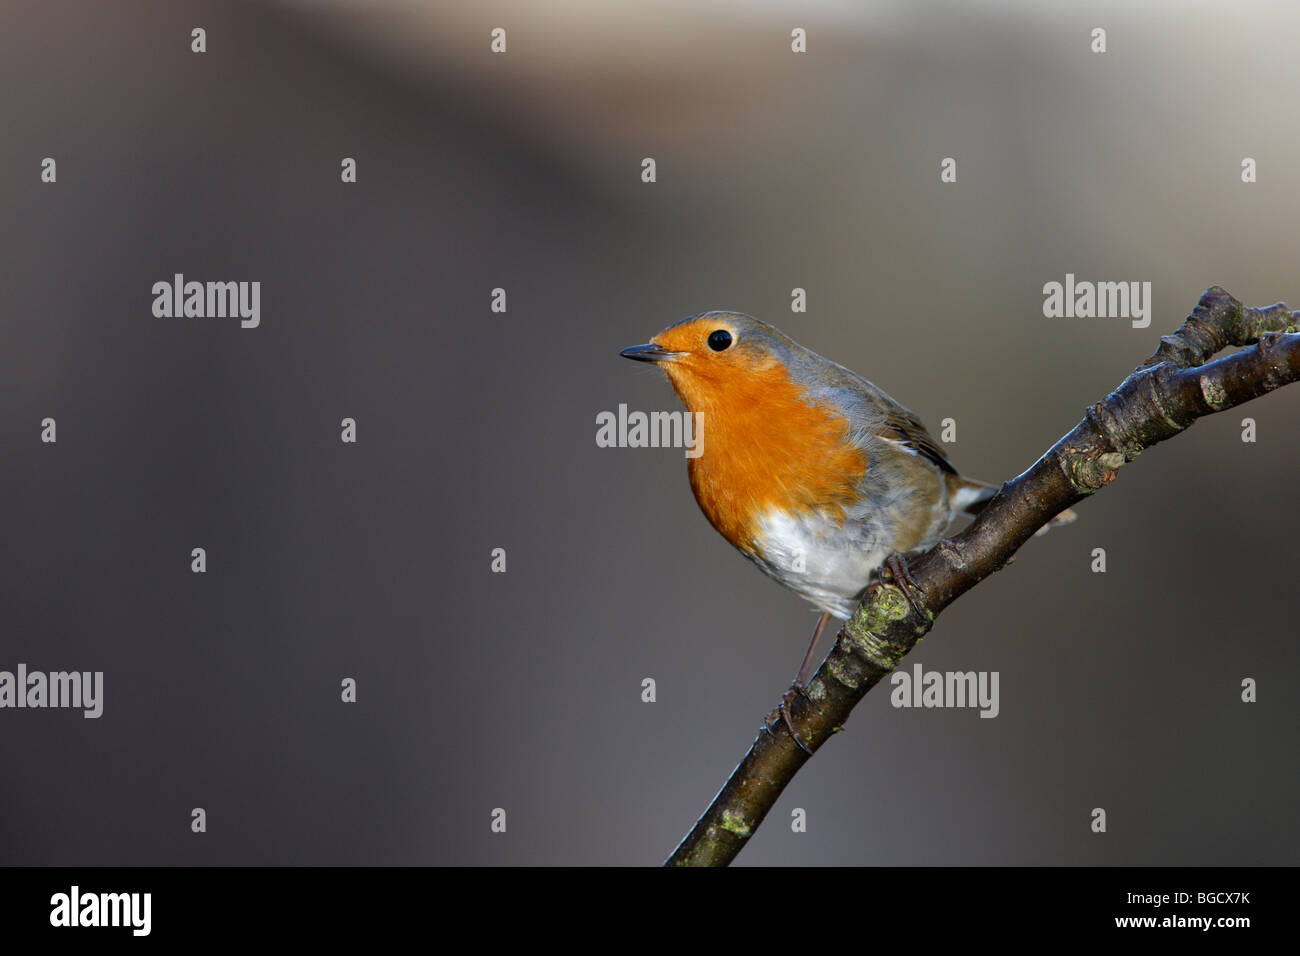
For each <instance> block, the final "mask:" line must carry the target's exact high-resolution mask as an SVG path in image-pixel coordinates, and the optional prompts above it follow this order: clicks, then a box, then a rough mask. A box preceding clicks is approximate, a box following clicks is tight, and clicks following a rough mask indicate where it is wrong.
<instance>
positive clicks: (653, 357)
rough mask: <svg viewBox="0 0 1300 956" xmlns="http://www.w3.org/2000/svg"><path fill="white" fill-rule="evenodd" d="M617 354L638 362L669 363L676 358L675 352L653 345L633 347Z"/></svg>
mask: <svg viewBox="0 0 1300 956" xmlns="http://www.w3.org/2000/svg"><path fill="white" fill-rule="evenodd" d="M618 354H619V355H621V356H623V358H628V359H635V360H636V361H638V362H671V361H672V360H673V359H674V358H676V357H677V353H676V352H672V351H669V350H668V349H666V348H664V347H663V346H661V345H655V344H654V343H649V344H646V345H633V346H631V347H630V348H626V349H624V350H623V351H621V352H619V353H618Z"/></svg>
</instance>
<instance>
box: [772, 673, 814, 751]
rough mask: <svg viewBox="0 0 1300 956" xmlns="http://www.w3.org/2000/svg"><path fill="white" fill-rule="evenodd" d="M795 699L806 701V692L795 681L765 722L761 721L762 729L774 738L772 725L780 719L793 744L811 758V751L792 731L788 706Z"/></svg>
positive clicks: (792, 723) (792, 724)
mask: <svg viewBox="0 0 1300 956" xmlns="http://www.w3.org/2000/svg"><path fill="white" fill-rule="evenodd" d="M796 697H802V698H803V699H804V700H807V699H808V691H807V690H805V689H804V688H803V687H801V686H800V685H799V683H798V682H797V681H796V682H795V683H793V684H791V685H790V689H789V690H787V691H786V692H785V693H784V694H782V695H781V703H779V704H777V705H776V707H775V708H774V709H773V710H772V712H771V713H770V714H768V715H767V720H765V721H763V729H764V730H765V731H767V732H768V734H770V735H771V736H773V737H775V736H776V734H775V733H773V731H772V723H773V722H774V721H775V720H776V719H777V718H778V717H779V718H781V719H782V720H784V721H785V725H786V727H787V728H788V729H789V731H790V736H791V737H792V738H793V739H794V742H795V743H796V744H798V745H799V749H800V750H802V751H803V752H804V753H806V754H808V755H809V756H811V755H812V749H811V748H809V746H808V745H807V744H806V743H804V742H803V741H802V740H800V739H799V734H798V732H797V731H796V730H795V729H794V720H793V719H792V718H791V716H790V705H791V704H793V703H794V699H795V698H796Z"/></svg>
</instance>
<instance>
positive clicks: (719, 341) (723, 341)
mask: <svg viewBox="0 0 1300 956" xmlns="http://www.w3.org/2000/svg"><path fill="white" fill-rule="evenodd" d="M729 345H731V333H730V332H728V331H727V330H726V329H714V330H713V331H712V332H710V333H709V348H711V349H713V351H715V352H725V351H726V349H727V347H728V346H729Z"/></svg>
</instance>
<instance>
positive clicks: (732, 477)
mask: <svg viewBox="0 0 1300 956" xmlns="http://www.w3.org/2000/svg"><path fill="white" fill-rule="evenodd" d="M666 370H667V371H668V373H669V378H670V379H671V380H672V383H673V388H674V389H675V390H676V391H677V394H678V396H679V397H680V398H681V399H682V402H683V403H684V404H685V405H686V407H687V408H688V409H690V410H691V411H696V412H702V413H703V430H704V431H703V439H704V452H703V454H702V455H700V457H698V458H690V459H688V460H687V461H688V465H687V468H688V471H689V474H690V481H691V490H692V491H694V492H695V500H696V501H698V502H699V505H700V508H701V510H702V511H703V512H704V514H705V516H706V517H707V518H708V519H709V522H710V523H711V524H712V525H713V527H715V528H716V529H717V530H718V531H719V532H720V533H721V534H722V535H723V537H725V538H726V539H727V540H728V541H730V542H731V543H732V544H733V545H735V546H736V547H737V548H739V549H740V550H741V551H744V552H747V553H753V551H754V535H755V531H756V529H757V526H758V523H759V521H760V519H761V517H762V515H763V514H764V513H765V512H766V511H768V510H769V509H771V508H773V507H778V508H781V509H783V510H786V511H796V512H812V511H816V512H821V513H823V514H827V515H830V516H832V517H836V516H838V519H839V520H840V521H843V520H844V516H845V508H846V506H848V505H849V504H850V503H852V502H853V500H854V499H855V497H856V495H857V484H858V482H859V481H860V480H861V479H862V476H863V475H864V474H865V473H866V470H867V459H866V455H865V454H864V453H863V452H862V450H861V449H859V448H855V447H854V446H852V445H851V444H849V441H848V436H849V433H850V428H849V423H848V420H847V419H846V418H845V417H844V416H843V415H841V414H839V413H838V412H837V411H835V410H833V409H831V408H827V407H824V406H821V405H811V404H809V403H808V402H806V401H805V400H804V399H803V390H802V389H801V388H800V387H799V386H798V385H796V384H795V383H794V382H792V381H791V380H790V378H789V376H788V375H787V374H786V372H785V369H784V368H783V367H782V366H781V365H780V364H779V363H777V362H775V361H773V362H770V363H765V364H764V365H761V366H758V367H755V368H751V369H749V370H748V371H747V373H746V374H744V375H726V377H725V382H724V381H720V380H719V379H718V378H717V377H716V376H715V375H713V374H710V370H704V371H699V370H697V369H688V368H681V367H679V368H674V367H673V365H671V364H669V365H668V366H667V369H666Z"/></svg>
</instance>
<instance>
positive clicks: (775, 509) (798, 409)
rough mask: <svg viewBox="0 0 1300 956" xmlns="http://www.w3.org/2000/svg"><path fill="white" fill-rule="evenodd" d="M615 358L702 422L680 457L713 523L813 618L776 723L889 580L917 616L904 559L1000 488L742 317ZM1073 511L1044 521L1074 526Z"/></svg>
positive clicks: (867, 392)
mask: <svg viewBox="0 0 1300 956" xmlns="http://www.w3.org/2000/svg"><path fill="white" fill-rule="evenodd" d="M619 354H620V355H621V356H623V357H624V358H627V359H632V360H634V361H638V362H650V363H653V364H655V365H657V366H658V367H659V368H660V369H662V370H663V372H664V373H665V374H666V375H667V377H668V381H669V383H670V384H671V385H672V388H673V391H675V392H676V393H677V397H678V398H679V399H680V400H681V402H682V404H683V405H685V406H686V409H687V411H688V412H689V413H692V417H693V418H694V420H695V421H696V422H698V423H699V424H698V425H697V429H698V430H699V431H700V434H699V435H698V436H697V438H696V442H697V445H698V447H697V449H696V454H695V455H694V456H693V457H691V456H688V457H687V472H688V477H689V480H690V486H691V491H692V492H693V493H694V495H695V500H696V502H697V503H698V505H699V507H700V510H701V511H702V512H703V513H704V516H705V517H706V518H707V519H708V521H709V523H710V524H711V525H712V526H713V527H714V528H715V529H716V530H717V531H718V533H719V534H721V535H722V537H723V538H725V539H726V540H727V541H728V542H730V544H731V545H732V546H733V547H735V548H736V549H737V550H738V551H739V552H740V553H741V554H742V555H744V556H745V557H746V558H748V559H749V560H750V561H752V562H753V563H754V564H755V565H757V566H758V568H759V570H761V571H762V572H763V573H764V574H766V575H768V576H769V577H771V578H773V579H775V580H776V581H778V582H780V583H781V584H783V585H784V586H785V587H787V588H789V589H790V590H792V591H794V592H795V593H796V594H798V595H799V596H801V597H802V598H804V599H805V600H806V601H808V602H809V603H810V604H812V605H813V607H814V608H816V609H817V610H818V611H820V612H821V614H820V617H819V618H818V621H817V626H816V628H815V629H814V631H813V635H812V640H811V641H810V643H809V645H808V650H807V652H806V653H805V655H804V658H803V663H802V664H801V665H800V667H799V670H798V672H797V673H796V675H795V679H794V681H793V683H792V684H791V689H790V690H789V691H787V693H786V695H785V696H784V697H782V702H781V705H780V706H779V707H778V709H777V710H774V711H773V713H772V715H771V716H770V717H769V720H768V721H766V722H765V723H764V727H767V728H768V730H769V732H770V727H769V726H768V725H769V724H770V723H771V722H772V720H774V719H775V718H776V716H777V714H778V712H779V714H780V715H781V716H782V717H783V718H784V719H785V722H786V724H787V726H788V727H789V728H790V733H791V736H792V737H793V738H794V740H795V742H796V743H797V744H798V745H799V746H800V747H802V748H803V749H804V750H805V751H808V752H809V753H811V751H810V750H809V749H808V747H807V746H806V745H805V744H804V743H803V741H802V740H800V739H799V736H798V734H797V733H795V730H794V725H793V723H792V722H791V718H790V710H789V708H790V704H791V702H792V701H793V699H794V695H796V694H801V693H804V692H805V687H804V684H805V681H806V679H807V676H808V668H809V664H810V663H811V662H812V660H813V652H814V651H815V649H816V647H817V643H818V640H819V639H820V637H821V635H822V632H823V631H824V630H825V628H826V627H827V625H828V624H829V623H830V622H831V621H832V620H840V621H843V620H847V619H848V618H849V617H850V616H851V615H852V613H853V610H854V609H855V608H856V607H857V605H858V602H859V600H860V599H861V598H862V596H863V594H864V592H865V591H866V589H867V588H868V587H869V586H870V585H871V583H872V582H873V581H875V580H877V579H879V578H881V577H882V576H884V575H888V576H889V577H890V578H892V580H893V581H894V583H896V584H899V585H901V586H902V590H903V593H904V594H905V595H906V596H907V597H908V600H909V601H910V602H911V603H912V604H913V606H914V607H918V610H919V605H918V604H917V599H916V597H915V596H914V594H913V592H914V591H915V590H916V585H915V582H914V581H912V579H911V575H910V574H909V573H908V571H907V558H906V555H908V554H909V553H915V552H920V551H923V550H925V549H928V548H930V547H931V546H933V545H934V544H935V543H937V542H938V541H939V540H940V538H941V537H942V536H943V534H944V533H945V531H946V530H947V528H948V527H949V525H950V524H951V523H952V522H953V520H954V519H955V518H956V517H957V516H958V515H962V514H965V515H971V516H973V515H975V514H978V512H979V511H980V509H981V508H983V506H984V505H986V504H987V503H988V502H989V501H990V500H991V499H992V498H993V496H994V495H995V494H996V493H997V491H998V489H999V487H1000V486H999V485H993V484H988V483H986V482H983V481H977V480H975V479H972V478H968V477H965V476H963V475H962V474H960V473H959V472H958V471H957V469H956V468H955V467H954V466H953V464H952V463H951V462H950V461H949V460H948V456H947V454H946V453H945V452H944V450H943V448H942V447H940V445H939V444H938V443H937V442H936V441H935V440H934V439H933V438H932V437H931V436H930V434H929V432H927V431H926V428H925V426H924V425H923V424H922V423H921V420H920V419H919V418H918V417H917V416H916V415H915V414H914V413H912V412H911V411H909V410H908V409H907V408H905V407H904V406H902V405H900V404H899V403H898V402H896V401H895V400H894V399H893V398H891V397H890V396H889V395H887V394H886V393H885V392H884V391H883V390H882V389H880V388H878V387H877V386H875V385H873V384H872V383H871V382H869V381H867V380H866V379H865V378H862V377H861V376H860V375H858V374H856V373H855V372H852V371H850V370H849V369H847V368H845V367H844V366H842V365H838V364H837V363H835V362H832V361H831V360H830V359H827V358H824V357H823V356H821V355H818V354H817V353H816V352H813V351H811V350H810V349H807V348H805V347H803V346H802V345H800V344H798V343H797V342H795V341H794V340H793V339H791V338H790V337H789V336H788V335H786V334H785V333H783V332H781V331H780V330H779V329H777V328H775V327H773V326H771V325H768V324H767V323H766V322H762V321H760V320H759V319H756V318H754V317H753V316H750V315H746V314H744V313H742V312H722V311H714V312H702V313H700V314H698V315H692V316H688V317H687V318H685V319H682V320H681V321H679V322H677V323H675V324H673V325H670V326H668V327H667V328H666V329H664V330H663V331H661V332H660V333H659V334H657V335H655V336H654V337H653V338H652V339H651V340H650V341H649V342H648V343H646V344H645V345H634V346H631V347H629V348H625V349H623V350H622V351H621V352H620V353H619ZM1074 517H1075V516H1074V513H1073V512H1072V511H1065V512H1062V513H1061V514H1060V515H1058V516H1057V517H1056V518H1055V519H1054V521H1053V523H1054V524H1063V523H1066V522H1068V521H1071V520H1073V519H1074Z"/></svg>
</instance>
